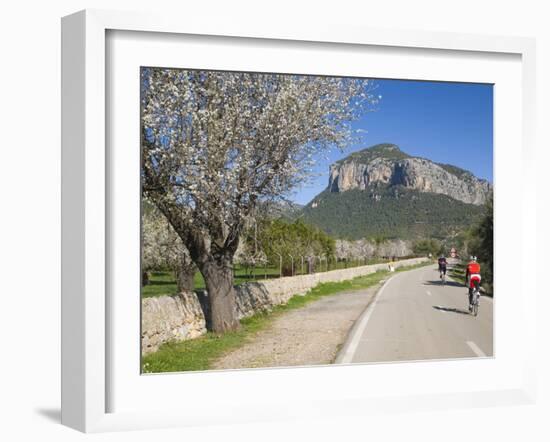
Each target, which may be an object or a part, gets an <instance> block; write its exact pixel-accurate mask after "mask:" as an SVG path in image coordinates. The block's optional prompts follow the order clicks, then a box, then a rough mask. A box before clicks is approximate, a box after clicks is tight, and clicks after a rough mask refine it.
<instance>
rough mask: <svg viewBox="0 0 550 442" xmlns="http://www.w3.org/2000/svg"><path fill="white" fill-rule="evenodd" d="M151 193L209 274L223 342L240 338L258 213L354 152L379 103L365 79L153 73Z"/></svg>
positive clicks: (147, 93) (144, 83)
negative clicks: (242, 293) (231, 334)
mask: <svg viewBox="0 0 550 442" xmlns="http://www.w3.org/2000/svg"><path fill="white" fill-rule="evenodd" d="M141 75H142V78H141V87H142V103H141V106H142V181H143V192H144V194H145V195H146V196H147V198H148V199H150V200H151V201H153V202H154V204H155V205H156V206H157V207H158V209H159V210H160V211H161V212H162V213H163V214H164V215H165V216H166V218H167V219H168V221H169V222H170V224H171V225H172V227H173V228H174V230H175V231H176V232H177V234H178V235H179V237H180V238H181V240H182V241H183V243H184V244H185V246H186V247H187V249H188V250H189V253H190V256H191V258H192V260H193V261H194V262H195V264H196V265H197V267H198V269H199V271H200V272H201V273H202V275H203V277H204V280H205V283H206V288H207V292H208V298H209V302H210V311H211V315H212V317H211V324H212V329H213V331H215V332H223V331H226V330H232V329H236V328H238V326H239V322H238V320H237V316H236V304H235V293H234V290H233V271H232V266H233V257H234V254H235V252H236V250H237V247H238V244H239V236H240V233H241V231H242V229H243V226H244V225H245V222H246V220H247V219H248V218H250V217H253V216H254V212H255V209H256V207H257V206H258V204H259V203H260V202H262V201H267V200H273V199H277V198H281V197H283V196H284V195H287V194H288V192H289V191H290V190H291V189H293V188H294V187H296V186H297V185H299V184H301V183H303V182H304V180H306V179H307V177H308V176H309V175H310V174H311V171H312V166H313V164H314V160H315V158H316V156H317V154H318V153H320V152H322V151H324V150H326V149H329V148H332V147H344V146H345V145H346V143H347V142H348V141H349V138H350V135H351V132H352V131H351V128H350V122H351V121H352V120H354V119H356V118H357V117H359V116H360V115H362V114H363V112H364V111H366V110H368V108H369V107H370V106H371V105H372V104H373V103H374V102H375V101H376V98H375V97H374V96H373V95H372V94H371V92H370V90H371V88H370V82H369V81H368V80H365V79H353V78H335V77H319V76H300V75H279V74H257V73H240V72H214V71H192V70H178V69H164V68H143V69H142V72H141Z"/></svg>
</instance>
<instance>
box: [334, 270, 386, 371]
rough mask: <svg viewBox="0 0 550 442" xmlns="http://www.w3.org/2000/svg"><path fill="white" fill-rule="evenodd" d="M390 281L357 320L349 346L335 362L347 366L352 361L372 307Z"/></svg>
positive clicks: (372, 309)
mask: <svg viewBox="0 0 550 442" xmlns="http://www.w3.org/2000/svg"><path fill="white" fill-rule="evenodd" d="M396 276H397V275H396ZM392 279H393V278H390V279H388V280H387V281H386V282H385V283H384V285H383V286H382V288H381V289H380V291H379V292H378V293H377V294H376V295H375V298H374V300H373V301H372V303H371V304H370V305H369V307H368V308H367V310H365V312H364V313H363V314H362V315H361V318H360V319H359V323H358V324H357V327H356V328H355V330H354V331H353V332H352V333H353V335H352V337H351V340H349V345H348V346H347V348H346V349H345V350H344V353H343V355H341V357H340V358H339V359H340V361H336V362H339V363H340V364H349V363H350V362H352V361H353V357H354V356H355V352H356V351H357V347H358V346H359V341H360V340H361V336H363V332H364V331H365V328H366V327H367V324H368V322H369V319H370V317H371V316H372V312H373V311H374V307H375V306H376V303H377V302H378V300H379V299H380V297H381V296H382V293H383V292H384V289H385V288H386V287H387V286H388V283H389V282H390V281H391V280H392Z"/></svg>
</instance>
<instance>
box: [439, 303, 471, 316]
mask: <svg viewBox="0 0 550 442" xmlns="http://www.w3.org/2000/svg"><path fill="white" fill-rule="evenodd" d="M432 307H433V308H435V309H436V310H440V311H444V312H450V313H459V314H461V315H469V314H470V312H469V311H467V310H461V309H458V308H454V307H441V306H440V305H433V306H432Z"/></svg>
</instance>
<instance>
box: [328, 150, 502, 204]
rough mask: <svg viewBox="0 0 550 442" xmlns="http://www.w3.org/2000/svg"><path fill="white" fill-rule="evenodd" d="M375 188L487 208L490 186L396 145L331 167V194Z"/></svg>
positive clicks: (356, 155) (363, 152)
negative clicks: (441, 196) (434, 195)
mask: <svg viewBox="0 0 550 442" xmlns="http://www.w3.org/2000/svg"><path fill="white" fill-rule="evenodd" d="M376 186H383V187H386V188H387V187H392V186H396V187H397V186H403V187H405V188H408V189H412V190H417V191H421V192H431V193H438V194H444V195H448V196H450V197H451V198H454V199H456V200H458V201H462V202H464V203H467V204H476V205H481V204H484V203H485V201H486V199H487V196H488V195H489V193H490V191H491V184H490V183H489V182H487V181H485V180H482V179H479V178H477V177H475V176H474V175H473V174H472V173H471V172H468V171H466V170H463V169H460V168H458V167H456V166H452V165H449V164H438V163H435V162H433V161H430V160H428V159H425V158H419V157H413V156H411V155H408V154H407V153H405V152H403V151H402V150H401V149H400V148H399V147H398V146H396V145H395V144H389V143H384V144H377V145H375V146H372V147H369V148H367V149H363V150H360V151H357V152H354V153H352V154H350V155H349V156H347V157H346V158H344V159H342V160H340V161H337V162H336V163H334V164H332V165H331V166H330V176H329V183H328V190H329V191H330V192H345V191H347V190H351V189H359V190H367V189H372V188H373V187H376Z"/></svg>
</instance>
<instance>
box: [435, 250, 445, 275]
mask: <svg viewBox="0 0 550 442" xmlns="http://www.w3.org/2000/svg"><path fill="white" fill-rule="evenodd" d="M437 264H438V265H439V276H440V277H441V278H443V276H444V275H446V274H447V258H445V256H444V255H441V256H440V257H439V259H438V260H437Z"/></svg>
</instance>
